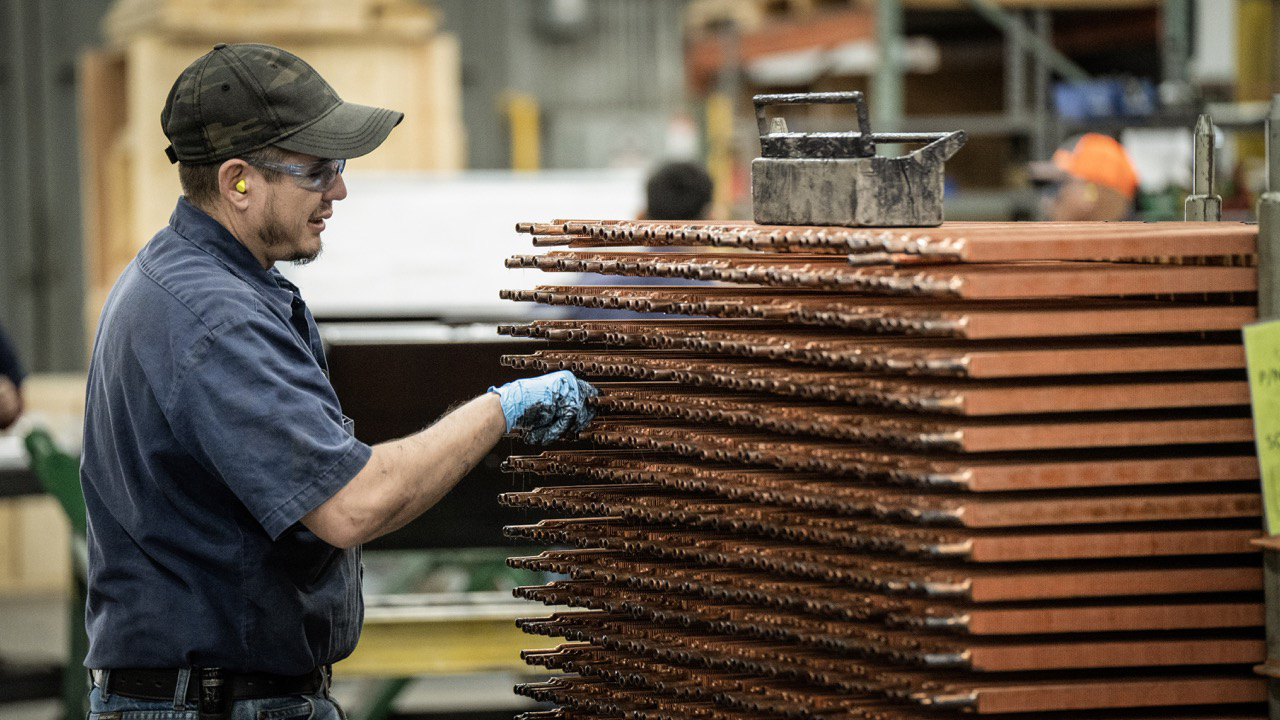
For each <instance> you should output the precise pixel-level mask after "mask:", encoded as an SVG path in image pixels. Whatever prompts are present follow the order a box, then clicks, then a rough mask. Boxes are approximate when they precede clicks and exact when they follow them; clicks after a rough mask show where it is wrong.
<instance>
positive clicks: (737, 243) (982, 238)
mask: <svg viewBox="0 0 1280 720" xmlns="http://www.w3.org/2000/svg"><path fill="white" fill-rule="evenodd" d="M518 230H519V231H520V232H525V233H530V232H531V233H534V234H537V235H547V236H552V237H548V238H546V240H545V241H544V242H541V243H535V244H538V245H544V246H545V245H557V244H568V245H571V246H573V247H593V246H594V247H599V246H628V245H647V246H655V247H660V246H672V245H675V246H699V245H704V246H705V245H712V246H722V247H736V248H744V249H751V250H766V251H771V252H791V251H794V252H805V253H834V254H839V255H844V254H856V255H869V256H871V257H873V258H876V259H880V258H883V259H893V258H895V257H901V256H906V257H918V258H921V259H929V260H934V261H952V262H1008V261H1015V260H1095V259H1103V258H1149V257H1188V256H1235V255H1243V256H1248V255H1252V254H1253V253H1254V252H1255V251H1256V246H1257V227H1256V226H1253V225H1247V224H1243V223H1211V224H1206V223H1186V222H1161V223H1137V222H1117V223H1096V222H1069V223H1065V222H1038V223H991V222H948V223H944V224H943V225H942V226H940V227H936V228H835V227H795V226H762V225H756V224H755V223H750V222H721V221H704V222H670V221H625V222H618V221H590V220H582V221H570V222H567V223H554V224H543V225H540V226H535V225H533V224H527V225H526V226H525V227H518ZM555 236H560V237H555Z"/></svg>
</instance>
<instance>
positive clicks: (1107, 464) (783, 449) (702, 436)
mask: <svg viewBox="0 0 1280 720" xmlns="http://www.w3.org/2000/svg"><path fill="white" fill-rule="evenodd" d="M579 437H580V438H581V439H583V440H586V441H589V442H593V443H596V444H598V445H602V446H606V447H619V448H635V449H642V450H656V451H661V452H667V453H674V454H677V455H681V456H685V457H693V458H698V459H701V460H706V461H711V462H720V463H746V464H749V465H763V466H769V467H774V468H779V469H783V470H797V471H801V472H817V473H825V474H829V475H835V476H840V477H849V478H855V479H862V480H872V481H876V482H887V483H891V484H899V485H904V486H917V487H934V488H947V487H954V488H964V489H967V490H970V491H973V492H995V491H1000V490H1031V489H1063V488H1084V487H1108V486H1122V485H1148V484H1164V483H1185V482H1214V481H1222V480H1251V479H1255V478H1257V477H1258V467H1257V462H1256V460H1255V458H1254V456H1253V454H1252V450H1251V449H1240V450H1238V451H1236V452H1221V453H1217V454H1213V453H1210V454H1205V455H1200V454H1187V455H1174V454H1164V453H1160V452H1159V451H1158V450H1153V451H1152V454H1150V455H1148V456H1145V457H1143V456H1139V455H1137V454H1136V453H1130V454H1129V455H1126V456H1124V457H1119V458H1112V457H1097V456H1095V457H1090V456H1089V455H1088V454H1087V453H1085V452H1082V451H1076V452H1072V453H1069V454H1067V455H1054V454H1050V453H1043V452H1042V453H1033V454H1031V456H1008V457H994V458H988V457H984V456H977V457H966V456H963V455H960V456H928V455H921V454H916V453H900V454H899V453H885V452H873V451H868V450H863V449H859V448H854V447H842V446H839V445H836V444H833V443H829V442H822V441H816V440H804V439H799V438H797V439H786V438H781V437H779V436H777V435H773V434H768V433H751V432H745V431H733V430H721V429H719V428H711V427H704V426H696V425H690V424H687V423H679V424H677V423H661V424H659V423H657V422H656V421H649V422H638V421H628V420H625V419H615V418H597V419H596V420H595V421H593V422H592V423H591V424H590V425H589V426H588V427H587V428H586V429H585V430H583V432H582V433H580V434H579Z"/></svg>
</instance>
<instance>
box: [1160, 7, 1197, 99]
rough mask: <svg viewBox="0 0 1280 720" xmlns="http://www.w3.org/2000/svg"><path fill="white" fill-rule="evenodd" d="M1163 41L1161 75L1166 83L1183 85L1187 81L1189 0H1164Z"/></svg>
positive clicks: (1189, 23) (1189, 44) (1189, 27)
mask: <svg viewBox="0 0 1280 720" xmlns="http://www.w3.org/2000/svg"><path fill="white" fill-rule="evenodd" d="M1162 14H1163V16H1164V17H1163V18H1162V21H1163V22H1162V23H1161V24H1162V25H1163V27H1164V43H1163V47H1162V48H1161V51H1162V52H1161V55H1162V58H1161V64H1162V65H1163V68H1162V70H1163V72H1162V75H1163V77H1164V81H1165V82H1167V83H1177V84H1178V85H1179V86H1185V84H1186V82H1187V69H1188V65H1187V58H1188V55H1189V54H1190V47H1191V43H1190V39H1189V35H1190V34H1191V3H1190V0H1164V8H1163V10H1162Z"/></svg>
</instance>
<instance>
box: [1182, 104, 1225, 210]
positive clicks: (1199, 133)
mask: <svg viewBox="0 0 1280 720" xmlns="http://www.w3.org/2000/svg"><path fill="white" fill-rule="evenodd" d="M1214 140H1215V137H1214V130H1213V120H1211V119H1210V118H1209V116H1208V115H1201V116H1200V118H1199V119H1198V120H1196V130H1195V140H1194V145H1195V152H1194V154H1193V157H1192V163H1191V194H1190V195H1188V196H1187V200H1186V202H1185V203H1184V204H1183V217H1184V218H1185V219H1186V220H1187V221H1189V222H1218V221H1219V220H1221V219H1222V198H1221V197H1218V195H1216V194H1215V193H1214V186H1215V183H1214Z"/></svg>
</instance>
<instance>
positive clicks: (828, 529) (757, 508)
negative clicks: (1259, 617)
mask: <svg viewBox="0 0 1280 720" xmlns="http://www.w3.org/2000/svg"><path fill="white" fill-rule="evenodd" d="M879 498H882V499H883V500H884V503H883V505H878V504H877V503H876V500H877V499H879ZM498 499H499V501H500V502H502V503H504V504H506V505H511V506H514V507H530V508H539V509H543V510H552V511H556V512H567V513H570V514H574V515H580V516H581V515H591V516H598V515H605V516H618V517H623V518H626V519H629V520H634V521H636V522H639V523H644V524H668V525H677V526H681V527H705V528H709V529H712V530H716V531H725V532H743V533H748V534H759V535H762V536H764V537H770V538H784V539H788V540H796V541H799V542H815V543H821V544H825V545H835V546H838V547H846V548H850V549H863V550H874V549H876V548H875V546H874V545H872V539H874V538H876V537H877V536H884V535H888V534H891V533H892V529H891V528H881V527H876V526H873V525H871V524H869V523H867V522H866V521H865V520H860V519H858V518H857V517H856V516H857V515H870V516H881V517H889V518H899V517H906V518H909V519H916V520H919V521H920V522H924V523H946V524H956V525H963V526H965V527H970V528H1013V527H1031V526H1047V525H1067V524H1096V523H1117V522H1122V523H1129V522H1157V521H1158V522H1167V521H1174V520H1192V519H1213V520H1221V519H1235V518H1255V517H1260V516H1261V512H1262V501H1261V497H1260V495H1259V493H1257V492H1256V491H1254V490H1253V489H1252V488H1250V489H1249V491H1246V492H1229V493H1219V492H1202V493H1195V494H1185V493H1183V494H1173V493H1168V492H1163V491H1162V489H1160V488H1156V491H1155V492H1149V493H1144V494H1140V495H1129V494H1125V495H1119V494H1113V493H1108V494H1106V495H1103V496H1100V497H1080V496H1079V495H1078V494H1067V493H1055V494H1050V495H1046V494H1038V495H1036V496H1034V497H1031V498H1027V497H1026V496H1025V494H1018V495H1014V496H1010V495H1005V494H1001V495H971V496H963V497H955V496H942V497H938V496H932V497H930V496H919V495H914V496H913V495H907V494H904V493H894V492H887V493H876V492H875V491H874V490H871V489H867V490H866V491H864V492H863V493H862V494H861V497H856V498H847V499H846V501H845V502H843V503H841V504H839V505H838V506H837V507H835V508H833V509H834V510H837V511H843V513H844V514H846V515H855V517H840V516H836V515H832V514H831V513H830V512H829V511H825V510H806V509H800V508H790V507H772V506H768V505H762V504H759V503H756V502H752V501H750V500H737V499H725V498H706V497H703V496H701V495H698V494H694V493H681V492H676V491H671V490H666V489H664V488H662V487H660V486H658V485H642V484H634V485H571V486H549V487H540V488H537V489H535V490H531V491H527V492H509V493H503V494H501V495H499V496H498Z"/></svg>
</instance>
